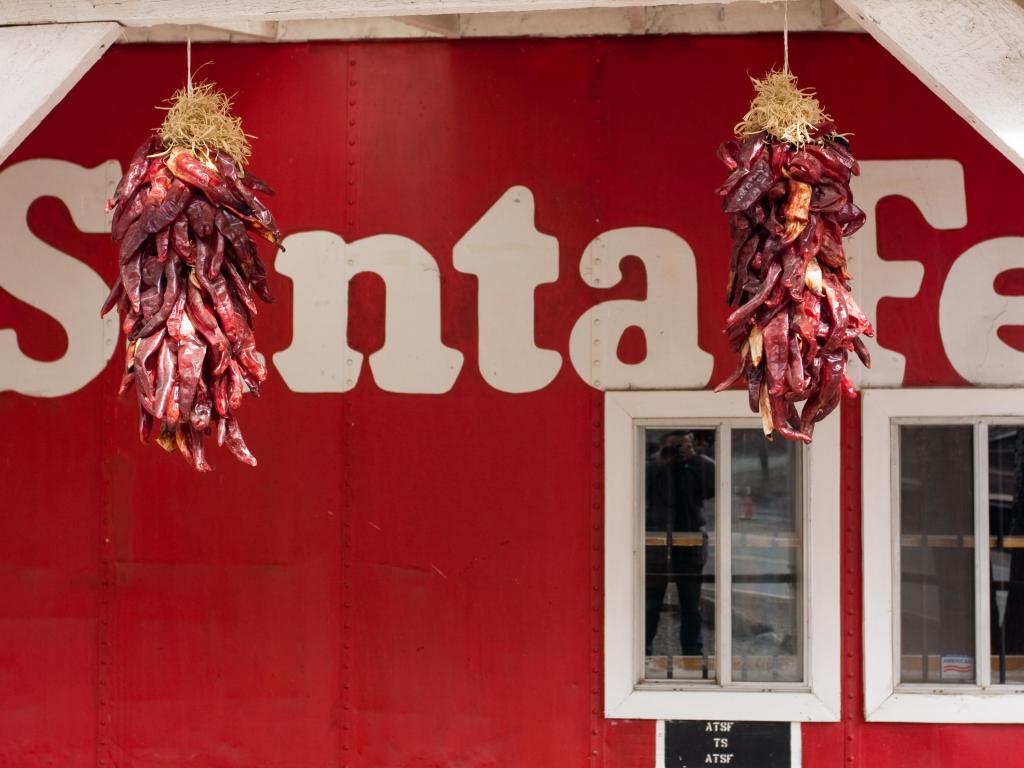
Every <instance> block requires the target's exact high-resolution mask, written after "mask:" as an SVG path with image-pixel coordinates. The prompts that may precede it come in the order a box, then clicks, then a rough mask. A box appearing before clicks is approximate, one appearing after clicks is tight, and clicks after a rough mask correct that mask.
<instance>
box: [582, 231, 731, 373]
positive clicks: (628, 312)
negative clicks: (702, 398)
mask: <svg viewBox="0 0 1024 768" xmlns="http://www.w3.org/2000/svg"><path fill="white" fill-rule="evenodd" d="M626 256H636V257H638V258H639V259H640V260H641V261H643V263H644V269H645V270H646V273H647V298H645V299H642V300H635V299H617V300H612V301H605V302H602V303H600V304H598V305H597V306H596V307H593V308H591V309H589V310H587V311H586V312H584V313H583V315H582V316H581V317H580V319H579V320H578V321H577V322H576V325H575V326H574V327H573V329H572V335H571V336H570V338H569V356H570V357H571V359H572V363H573V365H574V366H575V368H576V371H577V372H578V373H579V374H580V376H582V377H583V380H584V381H586V382H588V383H589V384H591V385H592V386H594V387H596V388H598V389H628V388H637V389H659V388H660V389H684V388H695V389H699V388H702V387H704V386H706V385H707V383H708V379H709V378H710V376H711V368H712V366H713V362H714V361H713V360H712V357H711V355H709V354H708V353H707V352H705V351H704V350H702V349H701V348H700V347H699V346H698V345H697V264H696V261H695V259H694V257H693V251H692V250H691V249H690V246H689V245H688V244H687V242H686V241H685V240H683V239H682V238H681V237H679V236H678V235H676V234H674V233H672V232H669V231H668V230H667V229H657V228H654V227H626V228H623V229H615V230H612V231H610V232H605V233H604V234H602V235H599V236H598V237H596V238H595V239H594V240H593V241H592V242H591V243H590V245H588V246H587V248H586V250H585V251H584V252H583V258H582V259H581V261H580V274H581V275H582V276H583V279H584V280H585V281H586V283H587V285H592V286H595V287H598V288H611V287H613V286H615V285H617V284H618V283H619V281H620V280H621V279H622V272H621V270H620V269H619V265H620V262H621V261H622V259H623V258H625V257H626ZM632 326H636V327H638V328H640V329H641V330H642V331H643V333H644V337H645V339H646V342H647V357H646V358H645V359H644V360H643V361H641V362H639V363H623V362H621V361H620V360H619V358H618V354H617V350H618V344H619V340H620V338H621V336H622V333H623V332H624V331H625V330H626V329H627V328H630V327H632Z"/></svg>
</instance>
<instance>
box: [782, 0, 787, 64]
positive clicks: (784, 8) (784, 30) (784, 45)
mask: <svg viewBox="0 0 1024 768" xmlns="http://www.w3.org/2000/svg"><path fill="white" fill-rule="evenodd" d="M782 71H783V72H784V73H786V74H787V75H788V74H789V0H784V2H783V4H782Z"/></svg>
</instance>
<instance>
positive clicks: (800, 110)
mask: <svg viewBox="0 0 1024 768" xmlns="http://www.w3.org/2000/svg"><path fill="white" fill-rule="evenodd" d="M754 87H755V89H756V90H757V96H756V97H755V99H754V101H753V103H752V104H751V109H750V111H749V112H748V113H747V115H746V116H745V117H744V119H743V121H742V122H741V123H740V124H739V125H737V126H736V135H737V136H739V137H740V138H741V140H742V143H740V142H739V141H734V140H729V141H726V142H724V143H723V144H722V145H721V146H720V147H719V149H718V156H719V158H720V159H721V160H722V162H723V163H725V165H726V167H727V168H728V169H729V171H730V173H729V176H728V178H727V179H726V180H725V183H724V184H722V186H721V187H719V188H718V190H717V192H718V194H719V195H722V196H723V198H724V199H723V202H722V209H723V210H724V211H725V212H726V213H727V214H728V215H729V228H730V233H731V235H732V239H733V249H732V258H731V262H730V265H729V281H728V284H727V287H726V302H727V304H728V305H730V306H736V309H735V311H733V312H732V314H731V315H729V317H728V319H727V320H726V323H725V332H726V334H727V335H728V337H729V343H730V346H731V347H732V349H733V351H734V352H738V353H739V361H738V364H737V366H736V370H735V371H734V372H733V374H732V375H731V376H729V378H727V379H726V380H725V381H723V382H722V383H721V384H719V385H718V386H717V387H716V388H715V391H716V392H720V391H722V390H724V389H728V388H729V387H731V386H733V385H734V384H736V383H737V382H738V381H740V380H741V379H745V380H746V384H747V392H748V395H749V400H750V409H751V410H752V411H754V412H756V413H757V412H759V413H760V414H761V420H762V424H763V427H764V432H765V434H766V435H767V436H769V438H770V437H771V436H772V434H773V433H776V432H777V433H778V434H780V435H782V436H783V437H785V438H787V439H790V440H800V441H803V442H810V441H811V435H812V432H813V430H814V425H815V423H816V422H818V421H821V420H822V419H823V418H825V417H826V416H827V415H828V414H829V413H831V412H832V411H833V410H834V409H835V408H836V406H837V405H838V404H839V402H840V399H841V397H842V396H843V394H844V393H845V394H846V395H848V396H851V397H852V396H856V394H857V390H856V388H855V387H854V385H853V382H852V381H850V378H849V377H848V376H847V375H846V362H847V356H848V353H849V352H851V351H852V352H855V353H856V354H857V356H858V357H859V358H860V359H861V361H862V362H863V363H864V365H866V366H868V367H870V365H871V360H870V357H869V355H868V351H867V348H866V347H865V346H864V342H863V340H862V339H861V338H860V337H861V335H865V336H871V335H873V333H874V332H873V330H872V328H871V323H869V322H868V319H867V317H865V315H864V313H863V312H862V311H861V309H860V307H859V306H857V302H856V301H854V299H853V296H852V295H851V293H850V282H849V281H850V275H849V273H848V272H847V270H846V254H845V252H844V250H843V242H842V241H843V238H844V237H848V236H850V235H852V234H853V233H854V232H856V231H857V230H858V229H860V227H861V226H862V225H863V224H864V219H865V216H864V212H863V211H861V210H860V208H858V207H857V206H856V205H854V203H853V194H852V193H851V191H850V177H851V175H856V174H857V173H859V172H860V169H859V167H858V165H857V161H856V160H855V159H854V157H853V155H852V154H851V153H850V148H849V144H848V143H847V141H846V140H845V138H844V137H843V136H842V135H840V134H838V133H837V132H836V128H835V124H834V123H833V122H832V119H831V118H830V117H829V116H828V115H827V114H825V113H824V112H823V111H822V109H821V106H820V105H819V104H818V101H817V99H815V98H814V95H813V91H809V90H806V89H804V90H801V89H798V88H797V85H796V78H795V77H793V76H792V75H790V74H789V73H782V72H772V73H769V74H768V75H767V76H766V77H765V78H764V79H763V80H754ZM801 402H803V407H802V409H801V410H798V408H797V405H798V403H801Z"/></svg>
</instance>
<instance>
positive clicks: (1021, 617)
mask: <svg viewBox="0 0 1024 768" xmlns="http://www.w3.org/2000/svg"><path fill="white" fill-rule="evenodd" d="M1022 490H1024V427H1021V426H999V425H996V424H992V425H990V426H989V428H988V493H989V496H988V533H989V547H990V549H989V570H990V574H991V578H992V585H991V592H992V593H991V595H990V597H989V600H990V601H991V603H990V610H991V616H992V627H991V632H992V683H993V684H995V685H999V684H1008V685H1021V684H1024V499H1022V498H1021V497H1022Z"/></svg>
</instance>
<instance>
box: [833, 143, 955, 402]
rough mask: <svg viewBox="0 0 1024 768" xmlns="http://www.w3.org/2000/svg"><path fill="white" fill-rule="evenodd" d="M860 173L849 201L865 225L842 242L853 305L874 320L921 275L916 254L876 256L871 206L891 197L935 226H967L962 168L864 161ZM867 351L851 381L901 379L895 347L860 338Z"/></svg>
mask: <svg viewBox="0 0 1024 768" xmlns="http://www.w3.org/2000/svg"><path fill="white" fill-rule="evenodd" d="M860 167H861V174H860V176H854V177H853V180H852V188H853V194H854V200H855V201H856V203H857V204H858V205H859V206H860V207H861V208H863V209H864V210H865V211H866V212H867V214H868V219H867V223H866V224H865V225H864V226H863V228H862V229H861V230H860V231H859V232H857V233H856V234H855V235H854V236H853V237H851V238H850V239H849V240H848V241H847V242H846V252H847V256H848V257H849V262H850V274H851V276H852V277H853V286H854V295H855V297H856V299H857V303H858V304H860V306H861V308H862V309H863V310H864V311H865V312H866V313H867V316H868V317H869V318H870V319H871V320H872V321H874V320H875V318H876V314H877V310H878V302H879V301H880V300H881V299H882V298H884V297H886V296H893V297H899V298H911V297H913V296H916V295H917V292H918V291H919V290H920V288H921V279H922V278H923V277H924V267H923V266H922V265H921V264H920V262H921V261H922V260H923V259H924V258H925V257H926V255H927V254H923V253H922V254H919V258H915V259H912V260H910V259H908V260H899V261H887V260H883V259H882V258H881V257H880V256H879V255H878V227H877V223H876V217H875V209H876V206H877V205H878V202H879V201H880V200H882V199H884V198H886V197H889V196H891V195H900V196H902V197H906V198H908V199H909V200H911V201H912V202H913V203H914V204H915V205H917V207H918V208H919V209H920V210H921V213H922V214H923V215H924V217H925V219H926V220H927V221H928V223H929V224H930V225H931V226H932V227H934V228H935V229H958V228H960V227H963V226H966V224H967V198H966V193H965V190H964V169H963V166H961V165H960V163H958V162H957V161H955V160H865V161H862V162H861V164H860ZM864 342H865V344H866V345H867V347H868V350H869V351H870V352H871V368H870V369H865V368H864V367H863V366H861V365H854V366H850V370H851V373H852V375H853V377H854V378H855V380H856V381H857V382H858V383H859V384H861V385H864V386H876V387H883V386H884V387H892V386H899V385H900V384H902V383H903V372H904V369H905V368H906V359H905V358H904V356H903V355H902V354H900V353H899V352H896V351H895V350H891V349H887V348H885V347H882V346H880V345H879V343H878V341H877V339H868V338H865V339H864Z"/></svg>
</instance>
